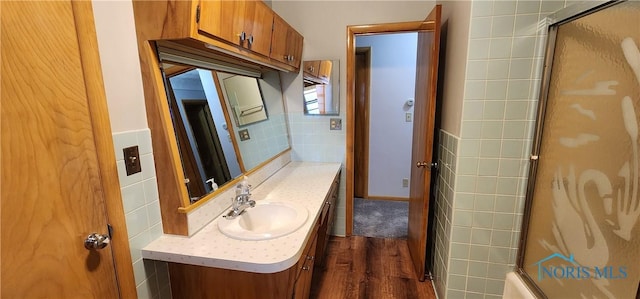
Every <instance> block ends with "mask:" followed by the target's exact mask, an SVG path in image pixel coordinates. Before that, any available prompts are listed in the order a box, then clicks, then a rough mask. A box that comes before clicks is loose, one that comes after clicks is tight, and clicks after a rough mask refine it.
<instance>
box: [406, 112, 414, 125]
mask: <svg viewBox="0 0 640 299" xmlns="http://www.w3.org/2000/svg"><path fill="white" fill-rule="evenodd" d="M412 119H413V114H411V112H407V113H406V114H405V115H404V121H406V122H408V123H410V122H411V120H412Z"/></svg>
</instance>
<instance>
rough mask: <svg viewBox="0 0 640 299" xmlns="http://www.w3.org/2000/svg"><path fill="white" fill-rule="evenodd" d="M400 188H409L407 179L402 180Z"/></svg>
mask: <svg viewBox="0 0 640 299" xmlns="http://www.w3.org/2000/svg"><path fill="white" fill-rule="evenodd" d="M402 187H404V188H406V187H409V179H408V178H404V179H402Z"/></svg>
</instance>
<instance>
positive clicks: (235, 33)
mask: <svg viewBox="0 0 640 299" xmlns="http://www.w3.org/2000/svg"><path fill="white" fill-rule="evenodd" d="M273 16H274V13H273V11H272V10H271V9H270V8H269V7H268V6H267V5H266V4H264V3H263V2H262V1H202V2H201V3H200V19H199V21H198V32H199V33H201V34H204V35H208V36H211V37H214V38H218V39H222V40H224V41H227V42H229V43H232V44H234V45H237V46H240V47H242V48H245V49H249V50H251V51H253V52H256V53H260V54H262V55H265V56H269V51H270V47H271V30H272V25H273Z"/></svg>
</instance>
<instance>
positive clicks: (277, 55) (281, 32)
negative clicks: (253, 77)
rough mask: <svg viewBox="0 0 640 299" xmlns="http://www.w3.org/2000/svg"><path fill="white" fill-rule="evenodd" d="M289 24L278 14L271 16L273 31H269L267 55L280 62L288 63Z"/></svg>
mask: <svg viewBox="0 0 640 299" xmlns="http://www.w3.org/2000/svg"><path fill="white" fill-rule="evenodd" d="M288 33H289V25H288V24H287V23H286V22H285V21H284V20H283V19H282V18H280V17H279V16H273V32H272V33H271V53H270V54H269V57H271V59H275V60H277V61H280V62H282V63H287V64H288V63H289V60H288V59H287V58H288V56H289V55H290V54H289V53H288V52H289V51H288V47H287V41H288V39H287V35H288Z"/></svg>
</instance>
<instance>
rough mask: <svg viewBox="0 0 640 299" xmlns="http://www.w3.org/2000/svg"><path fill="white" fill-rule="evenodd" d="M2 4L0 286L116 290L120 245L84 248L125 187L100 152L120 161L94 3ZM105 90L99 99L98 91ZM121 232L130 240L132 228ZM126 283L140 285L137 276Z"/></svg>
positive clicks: (5, 290) (12, 293) (48, 292)
mask: <svg viewBox="0 0 640 299" xmlns="http://www.w3.org/2000/svg"><path fill="white" fill-rule="evenodd" d="M1 5H2V10H1V18H0V19H1V26H2V27H1V30H2V79H1V82H2V83H1V84H2V96H1V99H2V104H1V108H0V109H1V148H2V157H1V162H0V163H1V165H2V166H1V178H2V190H1V195H2V201H1V211H2V212H1V236H2V245H1V260H2V266H1V277H2V282H1V289H0V292H1V293H2V297H3V298H46V297H49V298H50V297H56V298H117V297H118V296H119V295H118V284H117V282H116V274H115V270H114V262H113V257H112V248H111V247H112V245H110V246H107V247H106V248H104V249H102V250H87V249H85V247H84V240H85V238H86V237H87V236H88V235H89V234H91V233H94V232H96V233H100V234H106V233H107V215H106V214H107V212H108V211H107V209H106V207H105V205H106V204H109V205H111V201H109V203H106V201H105V198H107V197H109V198H111V196H112V194H113V193H112V191H114V189H115V188H117V189H119V186H118V183H117V175H116V174H115V172H111V174H114V175H115V183H114V184H115V185H113V184H111V183H113V181H112V179H113V176H110V175H107V176H105V174H107V173H109V172H107V171H104V170H101V167H104V166H105V163H103V162H104V160H102V158H100V159H99V158H98V155H99V154H102V153H103V151H105V145H106V147H110V148H109V149H108V151H106V153H107V154H110V155H111V157H112V159H113V160H111V162H112V165H113V167H114V168H115V157H113V144H112V143H111V141H110V140H111V139H110V138H111V136H108V138H109V139H108V142H105V139H102V138H104V137H105V136H104V135H103V134H102V133H104V132H105V131H104V130H107V131H110V129H109V120H108V117H106V115H107V113H106V104H105V102H104V89H103V86H102V77H101V74H99V75H96V73H100V65H99V60H98V56H97V43H96V41H95V32H94V29H93V14H92V10H91V4H90V2H83V1H78V2H75V1H38V2H33V1H15V2H8V1H7V2H5V1H3V2H2V3H1ZM89 37H92V38H93V40H91V39H90V38H89ZM98 92H101V97H100V96H98V97H99V100H100V101H96V99H95V98H94V97H93V96H94V95H96V94H98ZM101 103H102V104H103V106H100V104H101ZM96 106H97V107H96ZM96 109H98V110H99V109H104V110H101V111H100V112H101V113H94V112H95V111H96ZM95 117H99V118H100V117H101V118H100V119H95ZM105 124H106V125H105ZM102 125H104V126H102ZM95 126H99V127H100V128H96V127H95ZM105 127H106V128H105ZM96 134H100V136H101V138H96V137H95V135H96ZM107 143H109V144H110V146H109V145H107ZM101 157H103V156H101ZM106 182H108V183H109V184H110V185H109V186H107V187H105V186H104V185H103V184H107V183H106ZM117 191H118V192H119V190H117ZM118 194H119V193H118ZM118 197H119V195H118ZM120 204H121V202H120ZM118 228H124V225H119V227H118ZM117 233H120V234H124V239H125V241H126V230H120V231H119V232H117ZM126 247H127V253H126V254H127V255H129V252H128V246H126ZM130 266H131V262H130V258H129V267H130ZM129 278H130V281H129ZM123 284H125V285H126V284H133V275H131V276H129V277H125V279H124V282H123ZM133 287H134V288H133V290H134V293H133V294H135V286H133ZM129 294H130V293H127V294H123V296H128V295H129Z"/></svg>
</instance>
